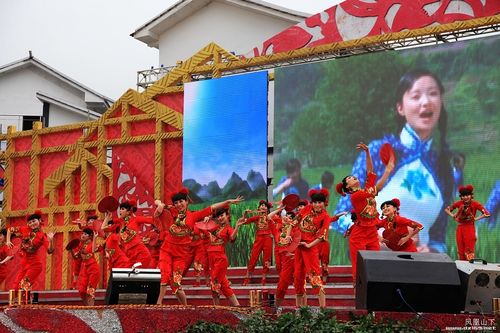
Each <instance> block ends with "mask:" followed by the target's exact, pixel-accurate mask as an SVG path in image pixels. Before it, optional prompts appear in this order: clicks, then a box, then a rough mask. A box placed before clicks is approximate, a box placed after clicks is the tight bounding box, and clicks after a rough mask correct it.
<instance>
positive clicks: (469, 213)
mask: <svg viewBox="0 0 500 333" xmlns="http://www.w3.org/2000/svg"><path fill="white" fill-rule="evenodd" d="M458 192H459V193H460V200H459V201H456V202H455V203H453V204H452V205H451V206H448V207H446V208H445V210H444V211H445V212H446V214H448V215H449V216H451V217H453V218H454V219H455V221H457V222H458V227H457V232H456V239H457V250H458V258H459V260H471V259H474V247H475V245H476V227H475V225H474V222H476V221H479V220H481V219H484V218H486V217H489V216H490V213H489V212H488V211H487V210H486V208H484V207H483V205H481V204H480V203H479V202H478V201H476V200H473V199H472V198H473V197H474V194H473V192H474V187H473V186H472V185H467V186H460V187H459V188H458ZM455 209H457V212H456V213H455V214H453V211H454V210H455ZM477 211H480V212H481V213H482V214H481V215H479V216H476V213H477Z"/></svg>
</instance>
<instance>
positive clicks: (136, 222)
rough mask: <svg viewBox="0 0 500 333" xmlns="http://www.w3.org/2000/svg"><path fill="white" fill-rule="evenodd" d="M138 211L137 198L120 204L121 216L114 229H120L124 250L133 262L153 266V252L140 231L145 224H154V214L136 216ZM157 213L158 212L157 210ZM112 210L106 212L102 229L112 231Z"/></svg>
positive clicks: (147, 266) (148, 266)
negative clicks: (110, 223) (145, 243)
mask: <svg viewBox="0 0 500 333" xmlns="http://www.w3.org/2000/svg"><path fill="white" fill-rule="evenodd" d="M136 211H137V207H136V202H135V200H130V201H125V202H122V203H121V204H120V210H119V218H118V219H117V221H116V223H113V227H112V228H111V229H112V230H116V229H118V230H119V233H120V239H121V244H122V246H123V251H124V252H125V255H126V256H127V257H128V259H129V261H130V262H131V263H138V262H140V263H141V264H142V267H143V268H153V264H152V258H151V253H150V252H149V250H148V248H147V247H146V246H145V245H144V243H143V242H142V238H141V237H140V236H139V233H140V231H141V229H142V225H143V224H153V223H154V217H153V216H136V215H135V214H134V213H135V212H136ZM155 214H157V213H156V212H155ZM111 218H112V215H111V212H106V214H105V216H104V221H103V222H102V229H103V230H105V231H111V229H110V228H108V227H109V222H110V221H111Z"/></svg>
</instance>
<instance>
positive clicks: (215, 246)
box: [207, 225, 234, 298]
mask: <svg viewBox="0 0 500 333" xmlns="http://www.w3.org/2000/svg"><path fill="white" fill-rule="evenodd" d="M233 232H234V229H233V228H231V227H230V226H229V225H225V226H219V228H217V230H215V231H212V232H210V233H207V235H208V237H209V239H210V243H209V245H208V248H207V253H208V262H209V264H210V278H211V283H210V288H211V289H212V293H213V295H214V296H219V295H220V294H221V293H222V294H223V295H224V296H225V297H226V298H229V297H231V296H233V295H234V292H233V290H232V289H231V286H230V283H229V281H228V279H227V276H226V274H227V267H228V266H229V262H228V260H227V256H226V251H225V249H224V245H225V244H226V243H228V242H229V241H230V240H231V235H232V234H233Z"/></svg>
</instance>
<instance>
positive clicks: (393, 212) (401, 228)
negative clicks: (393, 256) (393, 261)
mask: <svg viewBox="0 0 500 333" xmlns="http://www.w3.org/2000/svg"><path fill="white" fill-rule="evenodd" d="M400 204H401V203H400V201H399V199H397V198H394V199H392V200H388V201H386V202H384V203H382V204H381V205H380V209H382V215H383V216H385V219H382V220H380V222H379V223H378V224H377V227H378V228H384V229H385V231H384V234H383V235H394V236H393V237H395V239H396V240H397V243H395V244H393V243H392V239H391V240H389V239H385V238H384V239H382V242H384V243H386V244H387V246H388V247H389V248H390V249H391V250H393V251H404V252H417V246H416V245H415V242H414V241H413V239H412V238H413V236H415V235H416V234H418V232H419V231H420V230H422V229H423V228H424V226H423V225H422V224H420V223H418V222H415V221H412V220H410V219H407V218H406V217H403V216H401V215H399V206H400ZM408 228H411V231H410V232H409V231H408ZM391 238H392V237H391Z"/></svg>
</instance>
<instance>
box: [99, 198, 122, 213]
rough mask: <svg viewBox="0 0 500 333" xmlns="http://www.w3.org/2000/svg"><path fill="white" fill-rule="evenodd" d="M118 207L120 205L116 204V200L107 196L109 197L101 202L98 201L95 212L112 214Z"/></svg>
mask: <svg viewBox="0 0 500 333" xmlns="http://www.w3.org/2000/svg"><path fill="white" fill-rule="evenodd" d="M119 206H120V203H119V202H118V200H116V199H115V198H114V197H112V196H109V197H104V198H102V199H101V201H99V204H98V205H97V210H98V211H100V212H101V213H106V212H112V211H115V210H116V209H117V208H118V207H119Z"/></svg>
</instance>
